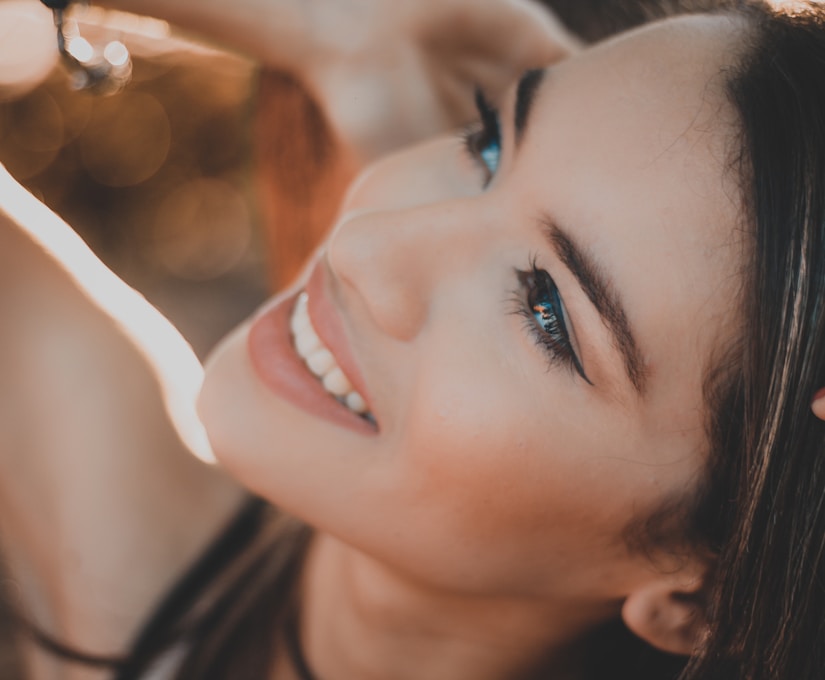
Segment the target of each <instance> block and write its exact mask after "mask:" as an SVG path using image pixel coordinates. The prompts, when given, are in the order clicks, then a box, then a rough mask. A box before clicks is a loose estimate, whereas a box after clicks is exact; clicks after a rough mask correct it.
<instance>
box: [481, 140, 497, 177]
mask: <svg viewBox="0 0 825 680" xmlns="http://www.w3.org/2000/svg"><path fill="white" fill-rule="evenodd" d="M479 155H480V156H481V160H482V161H484V165H486V166H487V169H488V170H489V171H490V174H491V175H495V174H496V170H498V162H499V158H500V157H501V146H499V143H498V142H497V141H490V142H488V143H487V146H486V147H484V148H483V149H481V153H480V154H479Z"/></svg>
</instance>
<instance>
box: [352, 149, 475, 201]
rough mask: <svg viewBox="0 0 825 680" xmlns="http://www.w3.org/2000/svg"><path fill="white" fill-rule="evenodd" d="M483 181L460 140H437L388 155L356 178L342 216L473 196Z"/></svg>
mask: <svg viewBox="0 0 825 680" xmlns="http://www.w3.org/2000/svg"><path fill="white" fill-rule="evenodd" d="M481 186H482V179H481V176H480V171H479V169H478V168H476V167H475V166H474V164H473V163H472V161H471V160H470V159H469V157H468V155H467V154H466V153H465V152H464V151H463V149H462V148H461V142H460V140H458V139H456V138H452V137H446V138H438V139H435V140H432V141H428V142H425V143H423V144H419V145H417V146H414V147H410V148H408V149H405V150H403V151H400V152H398V153H396V154H393V155H391V156H387V157H385V158H383V159H381V160H379V161H377V162H376V163H374V164H372V165H371V166H369V167H368V168H367V169H366V170H365V171H364V172H363V173H362V174H361V175H360V176H359V177H358V179H356V180H355V181H354V182H353V184H352V186H351V187H350V190H349V192H348V194H347V196H346V198H345V200H344V203H343V207H342V210H341V213H342V214H343V215H344V216H345V217H346V216H347V214H351V213H355V212H358V211H361V210H364V209H369V210H370V211H382V210H404V209H407V208H414V207H416V206H419V205H425V204H429V203H436V202H439V201H444V200H452V199H456V198H461V197H466V196H473V195H476V194H478V193H479V192H480V190H481Z"/></svg>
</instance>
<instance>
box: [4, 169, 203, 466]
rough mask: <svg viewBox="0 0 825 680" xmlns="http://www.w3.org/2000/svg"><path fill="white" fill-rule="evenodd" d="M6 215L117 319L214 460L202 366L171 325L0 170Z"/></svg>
mask: <svg viewBox="0 0 825 680" xmlns="http://www.w3.org/2000/svg"><path fill="white" fill-rule="evenodd" d="M0 194H2V195H3V197H4V199H3V205H4V208H5V212H6V213H7V214H8V215H9V217H10V218H11V219H13V220H14V221H15V222H17V223H18V224H20V225H22V226H23V227H24V228H25V229H26V230H27V231H29V233H30V234H31V235H32V237H33V238H34V239H35V240H36V241H37V242H38V243H39V244H40V246H41V247H42V248H43V249H44V250H45V251H46V252H48V253H51V254H53V255H54V256H55V257H57V258H58V259H59V260H60V261H61V262H62V263H63V264H64V266H65V269H66V270H67V272H68V273H69V275H71V276H72V277H73V278H74V279H75V281H77V284H78V287H79V288H80V289H81V290H82V291H84V292H85V294H86V295H87V296H88V297H89V298H90V299H91V300H92V301H93V302H94V303H95V304H96V305H97V306H98V307H100V308H101V309H102V310H104V311H105V312H106V313H107V314H108V315H109V316H110V317H112V319H114V320H115V321H116V322H117V323H118V324H119V326H120V327H121V329H122V330H123V332H124V333H125V334H126V336H127V337H128V338H129V339H130V341H131V342H132V344H133V346H134V347H135V348H137V349H138V351H140V352H141V353H142V354H143V355H144V357H145V358H146V361H147V363H148V364H149V365H150V366H151V367H152V369H153V370H154V373H155V376H156V379H157V383H158V386H159V389H160V390H161V392H162V397H163V400H164V402H165V405H166V409H167V413H168V414H169V417H170V420H171V421H172V423H173V424H174V426H175V428H176V429H177V431H178V435H179V436H180V437H181V439H182V441H183V442H184V443H185V444H186V445H187V446H188V447H189V449H190V450H191V451H192V453H194V454H195V456H197V457H198V458H200V459H201V460H202V461H204V462H207V463H214V462H215V458H214V455H213V454H212V450H211V448H210V446H209V441H208V440H207V437H206V431H205V430H204V428H203V425H202V424H201V422H200V420H199V419H198V417H197V414H196V411H195V400H196V397H197V394H198V391H199V390H200V385H201V382H202V380H203V368H202V366H201V364H200V362H199V361H198V359H197V357H196V356H195V353H194V352H193V351H192V348H191V347H190V346H189V344H188V343H187V342H186V341H185V340H184V339H183V336H181V334H180V333H179V332H178V331H177V329H176V328H175V327H174V326H172V324H171V323H170V322H169V321H168V320H167V319H166V318H165V317H164V316H163V315H162V314H161V313H160V312H158V310H157V309H155V308H154V307H152V305H150V304H149V303H148V302H147V301H146V299H145V298H144V297H143V296H141V295H140V294H139V293H138V292H137V291H135V290H134V289H132V288H130V287H129V286H127V285H126V284H125V283H124V282H123V281H121V280H120V279H119V278H118V277H117V276H115V274H113V273H112V272H111V271H110V270H109V269H108V268H107V267H106V266H105V265H104V264H103V263H102V262H101V261H100V260H99V259H98V258H97V257H96V256H95V255H94V254H93V253H92V251H91V250H89V248H88V246H87V245H86V244H85V243H84V242H83V240H82V239H81V238H80V237H79V236H78V235H77V234H76V233H75V232H74V231H73V230H72V229H70V228H69V227H68V225H66V224H65V223H64V222H63V221H62V220H61V219H60V218H59V217H58V216H57V215H55V214H54V213H53V212H51V211H50V210H49V209H48V208H47V207H46V206H45V205H43V204H42V203H40V202H39V201H38V200H37V199H36V198H35V197H34V196H32V195H31V194H30V193H29V192H27V191H26V190H25V189H24V188H23V187H21V186H20V185H19V184H17V182H16V181H15V180H14V179H13V178H12V177H11V175H9V174H8V172H6V170H5V169H4V168H2V166H0Z"/></svg>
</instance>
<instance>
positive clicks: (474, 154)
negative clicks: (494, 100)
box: [464, 90, 501, 187]
mask: <svg viewBox="0 0 825 680" xmlns="http://www.w3.org/2000/svg"><path fill="white" fill-rule="evenodd" d="M476 108H477V109H478V115H479V119H480V124H477V125H474V126H472V127H471V128H470V129H469V130H467V132H465V134H464V145H465V147H466V149H467V152H468V153H469V154H470V157H471V158H472V159H473V160H474V161H475V162H476V163H478V165H479V167H480V168H481V170H482V171H483V172H484V177H485V181H484V186H485V187H486V186H487V185H488V184H489V183H490V182H491V181H492V179H493V176H494V175H495V174H496V172H497V171H498V166H499V162H500V160H501V129H500V126H499V120H498V111H496V109H495V108H494V107H493V106H492V105H491V104H490V103H489V102H488V101H487V99H486V98H485V96H484V94H483V93H482V92H481V91H480V90H476Z"/></svg>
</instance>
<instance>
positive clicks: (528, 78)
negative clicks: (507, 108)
mask: <svg viewBox="0 0 825 680" xmlns="http://www.w3.org/2000/svg"><path fill="white" fill-rule="evenodd" d="M546 72H547V71H546V70H545V69H542V68H536V69H531V70H529V71H525V73H524V75H523V76H521V80H519V81H518V86H517V87H516V111H515V115H514V116H513V127H515V130H516V146H518V144H519V143H520V142H521V138H522V137H523V136H524V131H525V130H526V129H527V120H528V118H529V117H530V110H531V109H532V108H533V100H534V99H535V94H536V90H538V88H539V85H541V83H542V81H543V80H544V75H545V73H546Z"/></svg>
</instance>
